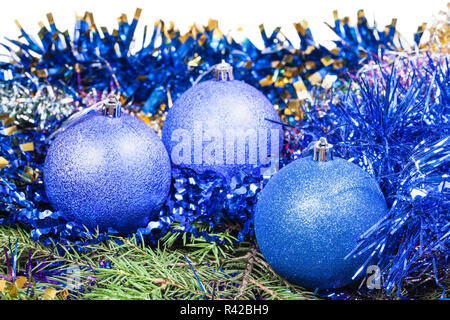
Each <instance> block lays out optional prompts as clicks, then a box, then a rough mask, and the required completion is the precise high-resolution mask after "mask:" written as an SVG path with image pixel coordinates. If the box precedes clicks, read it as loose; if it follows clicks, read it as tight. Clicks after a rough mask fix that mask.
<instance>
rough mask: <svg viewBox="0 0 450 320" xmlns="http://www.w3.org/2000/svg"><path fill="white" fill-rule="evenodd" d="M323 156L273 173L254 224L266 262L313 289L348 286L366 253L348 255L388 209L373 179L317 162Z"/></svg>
mask: <svg viewBox="0 0 450 320" xmlns="http://www.w3.org/2000/svg"><path fill="white" fill-rule="evenodd" d="M321 141H322V145H327V144H326V143H325V144H323V140H321ZM327 146H330V145H327ZM322 150H325V149H322ZM323 152H324V151H321V153H317V152H316V150H315V154H314V157H308V158H302V159H299V160H296V161H294V162H292V163H290V164H289V165H287V166H286V167H284V168H282V169H281V170H280V171H279V172H278V173H276V174H275V175H274V176H273V177H272V178H271V179H270V180H269V182H268V183H267V185H266V186H265V187H264V189H263V190H262V191H261V193H260V195H259V198H258V202H257V205H256V209H255V210H256V211H255V220H254V223H255V234H256V239H257V241H258V244H259V247H260V249H261V252H262V254H263V255H264V257H265V258H266V260H267V262H268V263H269V264H270V265H271V266H272V267H273V269H274V270H275V271H276V272H278V273H279V274H280V275H281V276H283V277H285V278H286V279H288V280H290V281H292V282H294V283H296V284H299V285H301V286H304V287H308V288H313V289H314V288H320V289H327V288H338V287H343V286H345V285H347V284H350V283H351V282H352V277H353V276H354V274H355V273H356V272H357V271H358V269H359V268H360V266H361V265H362V264H363V263H364V262H365V261H366V259H367V258H368V254H369V252H366V253H365V254H362V255H360V256H353V255H351V256H349V257H347V258H346V256H347V255H348V254H349V253H350V252H351V251H352V249H354V248H355V246H356V245H357V241H358V239H359V237H360V236H361V235H362V234H363V233H364V232H365V231H367V230H368V229H369V228H370V227H371V226H372V225H374V224H375V223H376V222H377V221H378V220H379V219H381V218H382V217H383V216H384V215H385V213H386V210H387V208H386V202H385V199H384V196H383V194H382V192H381V190H380V188H379V186H378V184H377V182H376V181H375V180H374V179H373V178H371V177H370V176H369V175H368V174H367V173H366V172H365V171H363V170H362V169H361V168H359V167H358V166H357V165H355V164H352V163H350V162H348V161H346V160H343V159H340V158H335V159H333V160H331V159H329V158H330V156H328V159H326V156H325V159H324V157H322V158H321V156H320V155H319V154H322V155H323V154H324V153H323ZM329 152H330V150H328V151H327V153H328V154H329ZM327 153H325V155H326V154H327ZM321 159H322V160H327V161H321ZM345 258H346V259H345ZM362 274H365V272H364V271H363V272H362Z"/></svg>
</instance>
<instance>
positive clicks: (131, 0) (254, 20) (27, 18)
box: [0, 0, 448, 60]
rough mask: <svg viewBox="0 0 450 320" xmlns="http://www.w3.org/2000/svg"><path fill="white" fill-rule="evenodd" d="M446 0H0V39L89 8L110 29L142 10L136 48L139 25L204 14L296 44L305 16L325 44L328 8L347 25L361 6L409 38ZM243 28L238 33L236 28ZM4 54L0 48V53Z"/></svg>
mask: <svg viewBox="0 0 450 320" xmlns="http://www.w3.org/2000/svg"><path fill="white" fill-rule="evenodd" d="M447 1H448V0H339V1H338V0H334V1H332V0H308V1H306V0H251V1H250V0H223V1H217V0H209V1H208V0H185V1H182V0H109V1H99V0H72V1H62V0H59V1H57V0H35V1H30V0H26V1H25V0H2V1H1V7H0V8H1V10H0V38H1V39H0V41H1V42H2V43H4V42H5V40H4V37H10V38H13V39H17V37H18V36H19V30H18V28H17V26H16V25H15V23H14V20H15V19H17V20H18V21H19V22H20V24H21V25H22V26H23V28H24V29H25V30H26V31H27V32H29V33H30V34H32V35H33V36H34V37H35V38H36V39H38V37H37V32H38V31H39V26H38V22H39V21H42V22H44V23H45V24H46V25H47V26H48V22H47V18H46V14H47V13H48V12H52V13H53V16H54V19H55V22H56V26H57V27H58V28H59V29H60V30H61V31H64V30H66V29H68V30H69V31H70V34H72V33H73V27H74V22H75V12H77V13H78V14H79V15H83V14H84V11H86V10H88V11H90V12H92V13H93V14H94V18H95V21H96V24H97V26H98V27H100V26H106V27H107V28H108V30H110V31H111V30H112V29H113V28H114V27H116V26H117V17H119V16H120V14H121V13H126V14H127V15H128V21H131V20H132V18H133V15H134V12H135V9H136V8H138V7H139V8H142V9H143V12H142V15H141V18H140V20H139V24H138V29H137V37H136V47H137V48H138V47H139V46H140V45H141V44H142V42H141V35H142V30H143V26H144V25H149V26H151V27H153V25H154V22H155V21H157V20H158V19H163V20H164V21H167V22H168V21H174V22H175V24H176V26H177V27H178V28H179V29H180V30H181V31H182V32H185V31H187V29H188V27H189V26H190V25H191V24H192V23H194V22H195V23H197V24H200V25H206V24H207V22H208V19H209V18H214V19H218V20H219V27H220V29H221V30H222V32H224V33H225V34H227V33H229V32H231V35H233V36H236V39H238V40H239V39H240V38H242V36H243V35H245V36H248V37H249V38H250V39H251V40H252V41H253V42H254V43H255V44H256V45H257V46H259V47H260V46H261V43H262V42H261V39H260V33H259V29H258V26H259V24H261V23H264V25H265V26H266V30H267V32H268V33H269V34H270V32H271V31H272V30H273V28H275V27H277V26H281V27H282V32H283V33H284V34H285V35H286V36H287V37H288V38H289V39H291V41H292V42H293V43H294V44H295V45H297V44H298V37H297V34H296V31H295V28H294V27H293V25H292V23H294V22H300V21H302V20H303V19H306V20H307V21H308V23H309V26H310V28H311V29H312V32H313V35H314V37H315V39H316V41H318V42H321V43H322V44H325V45H327V46H330V45H331V42H328V43H327V42H326V40H332V39H335V37H334V35H333V32H332V31H331V30H330V29H329V28H328V27H327V26H326V25H325V24H324V22H325V21H326V22H328V23H330V24H333V22H334V21H333V10H334V9H338V12H339V16H340V17H341V18H342V17H344V16H349V17H350V21H351V23H352V24H354V23H355V21H356V14H357V11H358V9H364V11H365V13H366V17H367V18H368V21H369V23H370V24H372V23H373V21H374V19H375V20H376V22H377V24H378V26H379V28H384V26H385V25H387V24H389V23H390V22H391V20H392V18H398V21H397V30H399V31H400V32H401V33H402V36H403V37H404V38H405V39H406V40H407V41H408V42H409V43H412V42H413V34H414V32H415V31H416V30H417V27H418V26H419V25H420V24H421V23H422V22H428V23H430V22H432V21H433V17H434V16H436V15H437V14H438V13H439V11H441V10H447ZM239 27H242V30H243V31H242V32H237V31H236V30H237V29H238V28H239ZM0 52H1V53H5V51H4V50H2V51H0ZM2 60H3V59H2Z"/></svg>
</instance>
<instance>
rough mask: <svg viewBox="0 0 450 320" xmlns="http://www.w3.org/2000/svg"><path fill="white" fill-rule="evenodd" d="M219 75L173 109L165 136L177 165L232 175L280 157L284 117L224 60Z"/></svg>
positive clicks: (173, 160) (167, 146) (165, 143)
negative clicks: (236, 77) (237, 75)
mask: <svg viewBox="0 0 450 320" xmlns="http://www.w3.org/2000/svg"><path fill="white" fill-rule="evenodd" d="M215 71H216V79H214V80H208V81H204V82H200V83H199V84H197V85H194V86H193V87H191V88H190V89H188V90H187V91H186V92H185V93H183V95H181V97H180V98H179V99H177V100H176V101H175V103H174V104H173V106H172V108H171V109H169V111H168V113H167V117H166V119H165V122H164V125H163V129H162V140H163V143H164V145H165V146H166V148H167V150H168V152H169V154H170V157H171V160H172V163H173V164H174V165H178V166H182V167H187V168H191V169H193V170H195V171H196V172H204V171H207V170H212V171H215V172H219V173H221V174H222V175H224V176H225V177H231V176H233V175H234V174H236V173H237V172H238V171H239V170H241V169H243V168H245V167H248V168H249V167H255V166H257V167H259V166H262V165H267V166H270V165H271V164H273V162H276V161H277V160H278V156H279V152H280V148H281V143H282V138H283V137H282V136H283V135H282V126H281V125H280V123H281V120H280V117H279V116H278V114H277V112H276V110H275V109H274V107H273V105H272V104H271V103H270V101H269V100H268V99H267V98H266V97H265V96H264V95H263V94H262V93H261V92H259V91H258V90H257V89H255V88H254V87H252V86H250V85H248V84H246V83H244V82H242V81H237V80H233V76H232V68H231V66H230V65H229V64H227V63H224V62H222V64H220V65H218V67H217V68H216V70H215Z"/></svg>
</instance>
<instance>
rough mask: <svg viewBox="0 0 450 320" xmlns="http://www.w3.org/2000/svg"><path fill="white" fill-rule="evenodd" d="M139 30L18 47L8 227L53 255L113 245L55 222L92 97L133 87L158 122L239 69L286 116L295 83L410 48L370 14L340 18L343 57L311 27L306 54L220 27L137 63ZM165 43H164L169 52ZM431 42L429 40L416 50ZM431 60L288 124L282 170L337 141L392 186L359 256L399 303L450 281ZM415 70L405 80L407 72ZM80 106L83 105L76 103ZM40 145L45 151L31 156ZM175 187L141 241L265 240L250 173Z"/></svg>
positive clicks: (171, 38) (449, 223) (378, 78)
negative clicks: (61, 163) (191, 93)
mask: <svg viewBox="0 0 450 320" xmlns="http://www.w3.org/2000/svg"><path fill="white" fill-rule="evenodd" d="M136 23H137V19H134V20H133V22H132V23H131V24H128V23H127V22H126V21H121V22H120V25H119V29H118V31H117V34H114V35H113V34H109V33H107V32H106V31H105V30H103V32H102V33H103V37H100V34H99V32H98V30H97V28H96V27H95V25H94V24H93V22H92V18H91V17H90V16H89V15H86V16H85V18H84V19H80V20H79V21H78V22H77V25H76V30H75V35H74V37H73V39H72V40H71V39H70V37H69V36H68V34H67V33H61V32H59V31H58V30H57V29H56V27H55V26H54V25H53V24H52V25H51V30H47V29H45V28H43V29H42V30H41V33H40V38H41V41H42V46H41V45H40V44H38V43H35V42H34V41H33V40H31V38H30V37H29V36H28V34H26V33H25V32H24V31H23V38H24V39H25V43H22V42H17V41H12V42H13V43H15V44H16V45H18V46H19V47H20V48H21V49H22V50H21V53H20V54H18V55H17V56H16V62H15V63H14V64H3V65H2V66H1V69H2V70H3V72H2V73H1V75H2V76H3V80H4V81H3V84H2V90H3V91H2V98H3V99H4V100H2V105H1V108H0V110H1V112H0V114H4V115H5V116H3V118H2V120H3V121H2V125H1V127H0V145H1V149H0V150H1V153H0V156H1V157H3V158H4V160H6V161H7V162H8V163H7V164H6V165H5V167H4V168H3V169H1V170H2V171H1V173H2V176H1V178H0V224H12V225H15V224H17V223H23V224H25V225H26V226H29V227H31V230H32V237H33V238H34V239H36V240H41V241H42V242H44V243H47V244H49V243H50V242H51V241H50V238H54V239H57V240H58V241H59V242H60V243H61V244H73V245H75V248H77V249H78V250H81V251H83V250H85V249H84V246H85V245H86V244H87V243H90V242H92V241H94V242H95V241H102V240H103V239H105V238H106V237H108V234H103V235H101V236H100V237H99V238H94V240H80V239H92V236H93V234H92V233H91V232H89V231H86V230H84V229H83V228H82V227H81V226H77V225H76V224H74V223H71V222H67V221H66V220H65V219H64V217H63V216H61V215H60V213H58V212H52V211H51V208H50V207H49V205H48V203H47V200H46V198H45V193H44V189H43V184H42V177H41V174H40V173H41V172H42V164H43V159H44V157H45V154H46V151H47V147H48V146H47V144H46V143H45V140H46V138H47V137H48V136H49V134H51V133H52V132H53V131H54V130H55V128H57V127H58V126H59V124H60V123H61V121H62V120H63V119H65V118H66V117H67V116H68V115H69V114H70V113H71V112H72V110H73V109H74V108H76V107H77V106H78V105H77V103H78V104H79V103H80V102H81V104H83V98H84V97H85V95H86V94H87V92H90V91H91V89H97V90H98V91H99V92H103V91H109V90H111V89H117V88H120V91H121V94H122V95H123V96H124V97H125V98H126V99H128V105H132V106H133V108H135V109H140V110H142V111H144V112H146V113H151V114H156V113H158V112H161V111H160V110H161V108H162V106H163V105H166V104H167V105H170V100H171V99H175V98H176V97H177V96H179V95H180V94H181V93H182V92H184V91H185V90H186V89H187V88H189V87H190V86H191V84H192V82H193V81H194V79H195V78H196V77H197V76H198V75H199V74H201V72H202V71H204V70H207V69H208V68H209V67H210V66H211V65H213V64H215V63H217V62H218V61H219V60H220V59H221V58H223V57H226V58H227V60H228V61H230V62H232V63H233V64H234V65H235V66H236V69H237V78H239V79H242V80H244V81H246V82H248V83H250V84H252V85H254V86H256V87H258V88H260V89H261V90H262V91H263V92H264V93H265V94H266V95H267V96H268V97H269V99H270V100H271V101H272V102H273V103H274V104H276V105H278V106H279V108H280V112H281V113H283V110H284V109H286V108H287V107H289V103H290V102H291V101H292V100H299V96H298V93H299V91H298V88H296V86H295V85H294V84H295V83H299V82H301V83H305V85H306V86H307V87H309V88H313V89H314V88H315V87H314V84H313V83H312V82H313V81H312V80H313V79H314V78H315V77H312V76H313V75H317V74H318V75H319V76H320V78H321V79H323V78H324V77H325V76H326V75H327V74H333V75H337V76H339V77H342V76H343V74H344V73H347V72H348V73H350V74H352V73H355V72H356V71H358V70H359V69H360V67H361V66H362V63H366V62H369V61H370V60H371V59H372V58H374V57H376V60H381V58H380V57H379V53H381V52H384V51H385V50H397V49H398V47H397V45H396V44H395V42H394V35H395V27H394V25H393V24H392V25H391V26H390V27H389V28H388V29H387V31H386V32H379V31H378V30H377V29H376V28H371V27H369V26H368V25H367V21H366V20H365V18H364V17H363V16H362V15H360V16H359V20H358V24H357V26H356V27H351V26H349V25H348V23H347V22H346V21H345V20H344V21H341V20H339V19H336V21H335V26H334V27H333V30H335V31H336V33H337V34H338V35H339V36H341V40H340V41H337V42H336V44H337V50H334V51H329V50H327V49H326V48H324V47H323V46H320V45H317V44H316V43H315V42H314V40H313V37H312V35H311V32H310V30H309V29H308V28H307V27H306V26H305V24H297V25H296V27H297V30H298V32H299V36H300V38H301V43H300V48H293V46H292V45H291V44H290V42H289V41H288V40H287V39H284V38H283V37H282V35H281V34H280V33H279V30H275V31H274V32H273V33H272V35H271V36H267V35H266V33H265V31H264V29H262V31H261V33H262V37H263V40H264V44H265V48H264V49H262V50H259V49H257V48H256V47H255V46H254V45H253V44H251V43H250V41H248V40H246V41H244V42H243V43H242V44H240V43H236V42H235V41H234V40H227V39H226V38H225V37H223V36H221V35H218V33H217V32H215V30H216V28H215V26H214V23H212V24H211V25H210V26H208V27H207V28H206V29H205V31H204V32H191V33H190V34H188V35H187V37H183V36H181V35H180V34H179V32H178V31H176V30H175V29H173V28H171V27H169V28H165V27H164V24H163V23H162V22H161V23H160V24H159V25H158V28H155V30H154V33H153V35H152V39H151V41H150V44H149V45H147V46H146V47H144V48H142V49H141V50H139V51H138V52H137V53H136V54H134V55H132V54H130V52H129V48H130V41H131V39H132V36H133V33H134V30H135V28H136ZM56 35H61V37H58V36H56ZM158 38H160V40H161V45H160V46H158V47H157V46H156V40H157V39H158ZM419 39H420V36H419V35H418V36H417V37H416V41H417V42H418V40H419ZM116 48H119V49H116ZM31 52H34V53H37V56H38V58H35V57H33V55H32V54H31ZM198 57H200V58H198ZM412 57H414V56H412ZM420 59H421V65H417V64H414V63H410V62H409V61H410V59H406V60H405V61H406V62H405V64H404V65H397V67H395V68H392V69H389V68H385V67H383V66H380V67H379V69H380V70H379V72H378V73H376V72H374V73H372V74H370V75H369V74H363V75H360V76H358V77H357V78H356V79H357V86H356V89H354V90H350V91H348V92H347V93H346V94H344V93H342V92H337V94H336V95H334V96H332V95H331V94H330V93H328V97H329V99H327V98H326V96H325V97H324V98H323V99H324V100H323V102H320V101H319V102H315V103H312V102H311V103H304V104H303V105H301V108H302V114H304V115H305V119H304V120H303V121H301V122H300V123H299V122H298V120H299V119H295V117H293V116H289V115H288V114H287V116H286V117H285V118H284V119H285V120H286V121H287V122H288V124H290V125H294V128H293V129H292V130H291V131H290V132H289V133H288V141H287V142H288V143H287V145H286V148H285V153H284V154H283V159H282V162H288V161H290V160H292V159H295V158H296V157H298V156H301V151H302V150H303V149H304V148H305V147H307V145H308V144H309V142H311V140H315V139H317V137H319V136H322V135H324V134H326V135H327V138H328V139H329V140H330V141H331V142H332V143H334V144H335V145H336V146H337V147H338V148H337V152H338V154H339V155H340V156H341V157H344V158H346V159H349V160H350V161H354V162H355V163H357V164H359V165H360V166H362V167H363V168H365V169H366V170H367V171H369V172H370V173H371V174H373V175H374V176H376V177H377V178H378V179H379V182H380V186H381V188H382V190H383V192H384V194H385V196H386V199H387V201H388V204H389V207H390V212H389V214H388V215H387V216H386V217H385V219H383V220H382V221H380V222H379V223H378V224H377V225H376V226H374V227H373V228H371V229H370V230H369V231H368V232H367V233H366V234H365V235H364V237H363V238H362V240H361V242H360V244H359V246H358V247H357V248H355V250H356V251H359V250H372V251H373V255H374V256H375V257H376V258H377V260H378V264H379V265H380V266H382V267H383V276H384V285H385V288H386V289H387V290H388V291H390V290H393V289H397V290H400V289H401V288H402V285H403V284H404V281H407V280H408V279H411V278H412V279H423V278H424V277H425V278H426V276H425V273H428V272H431V273H432V274H433V275H434V276H435V279H436V281H437V282H438V284H439V285H441V284H440V282H439V281H440V280H439V279H442V277H446V276H447V277H448V275H447V274H445V272H446V269H447V260H448V254H449V250H448V245H449V238H450V233H449V232H450V231H449V229H450V214H449V197H448V195H449V193H448V188H449V187H448V167H449V157H450V142H449V139H450V138H449V127H448V108H449V90H450V89H449V83H450V77H449V71H448V64H447V60H446V59H444V58H442V57H441V58H439V59H437V60H436V61H434V60H433V59H432V58H431V57H429V58H423V57H422V58H420ZM404 70H407V75H406V77H405V76H404V75H400V74H398V72H400V71H404ZM286 79H287V81H285V83H284V85H281V84H280V83H283V81H284V80H286ZM266 80H267V81H266ZM341 80H342V78H341ZM338 82H339V81H337V82H335V87H336V88H338V85H337V83H338ZM45 83H51V84H53V86H56V87H61V88H62V89H63V90H64V91H66V93H62V92H61V91H60V90H58V89H53V87H51V86H48V85H46V84H45ZM166 88H167V89H168V90H166ZM29 90H31V91H32V92H30V91H29ZM41 90H42V91H43V97H44V99H43V100H44V101H40V100H39V98H36V93H35V92H36V91H39V92H40V91H41ZM314 90H315V89H314ZM53 91H55V92H56V93H54V92H53ZM168 92H170V94H169V93H168ZM55 94H56V96H55ZM18 97H20V99H18ZM71 97H74V99H75V100H76V101H77V103H76V102H73V101H70V99H71ZM41 98H42V97H41ZM41 100H42V99H41ZM39 105H40V106H41V107H39ZM24 106H25V107H24ZM289 109H290V107H289ZM299 110H300V109H299ZM13 116H14V118H15V119H12V120H11V119H10V117H13ZM14 126H16V129H14V128H13V127H14ZM14 130H17V132H14ZM30 142H33V152H29V151H27V147H26V144H27V143H30ZM24 144H25V146H24ZM1 160H2V159H0V164H1V163H2V161H1ZM173 182H174V183H173V187H172V192H171V196H170V198H169V200H168V201H167V203H166V206H165V207H164V209H163V210H162V211H161V214H160V217H159V219H158V220H157V221H153V222H151V223H150V224H149V225H148V226H147V227H146V228H142V229H140V230H138V232H137V234H138V236H141V235H143V236H145V237H146V239H147V240H149V241H152V242H154V241H156V240H157V239H158V238H159V237H160V236H161V235H163V234H165V233H167V232H168V231H169V230H170V226H171V225H173V223H174V222H176V223H177V224H179V226H180V227H181V228H182V230H183V231H184V232H188V233H191V234H195V235H202V236H204V237H205V238H206V239H207V240H208V241H219V239H217V238H215V237H214V236H210V235H209V234H208V233H206V232H199V231H198V230H197V228H196V227H195V224H196V223H198V222H201V223H203V224H208V225H209V226H210V227H212V229H216V230H217V229H219V230H227V228H229V227H230V221H233V223H237V224H238V230H239V231H240V232H239V233H238V241H242V240H244V239H248V237H247V236H249V235H252V232H253V231H252V212H253V204H254V203H255V201H256V195H257V192H258V191H259V190H260V189H261V188H262V187H263V186H264V183H265V178H264V177H261V176H260V175H258V174H254V173H252V172H243V173H242V176H240V177H236V178H235V181H233V183H232V184H230V185H227V184H225V183H224V181H223V180H222V178H221V177H219V176H217V175H214V174H211V173H205V174H202V175H196V174H194V173H192V172H190V171H185V170H177V169H174V172H173ZM206 212H208V213H209V214H208V215H207V214H205V213H206ZM211 213H214V214H211ZM363 267H364V266H362V267H361V268H363ZM443 273H444V274H443Z"/></svg>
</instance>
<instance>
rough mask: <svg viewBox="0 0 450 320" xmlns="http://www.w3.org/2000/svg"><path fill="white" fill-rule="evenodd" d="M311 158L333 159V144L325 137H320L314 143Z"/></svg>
mask: <svg viewBox="0 0 450 320" xmlns="http://www.w3.org/2000/svg"><path fill="white" fill-rule="evenodd" d="M313 159H314V160H315V161H329V160H333V145H332V144H330V143H328V142H327V139H326V138H324V137H322V138H320V139H319V141H316V142H315V143H314V147H313Z"/></svg>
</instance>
